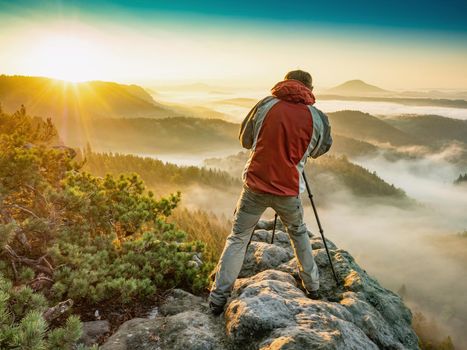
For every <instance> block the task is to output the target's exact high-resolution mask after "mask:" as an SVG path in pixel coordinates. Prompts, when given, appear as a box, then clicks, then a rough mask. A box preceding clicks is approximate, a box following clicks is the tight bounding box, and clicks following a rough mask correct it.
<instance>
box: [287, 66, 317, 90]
mask: <svg viewBox="0 0 467 350" xmlns="http://www.w3.org/2000/svg"><path fill="white" fill-rule="evenodd" d="M284 79H285V80H287V79H293V80H298V81H299V82H301V83H303V84H304V85H305V86H306V87H307V88H309V89H310V90H313V85H312V78H311V74H310V73H308V72H305V71H303V70H299V69H298V70H292V71H290V72H288V73H287V74H286V75H285V77H284Z"/></svg>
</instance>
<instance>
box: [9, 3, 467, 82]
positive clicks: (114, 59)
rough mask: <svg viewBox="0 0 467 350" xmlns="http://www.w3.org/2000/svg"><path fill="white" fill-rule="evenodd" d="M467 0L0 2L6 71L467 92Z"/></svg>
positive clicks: (72, 76) (130, 79)
mask: <svg viewBox="0 0 467 350" xmlns="http://www.w3.org/2000/svg"><path fill="white" fill-rule="evenodd" d="M466 13H467V2H466V1H443V2H442V1H413V0H406V1H366V0H365V1H362V0H357V1H328V2H319V3H314V2H312V1H303V2H302V1H289V2H286V1H275V0H274V1H267V2H266V1H235V2H233V1H232V2H224V1H180V0H178V1H137V0H136V1H123V0H119V1H112V2H109V1H58V0H56V1H23V0H19V1H2V0H0V47H2V50H0V73H4V74H23V75H41V76H52V77H57V78H63V79H71V80H89V79H101V80H115V81H122V82H137V83H138V82H139V83H149V82H151V83H152V82H154V83H157V82H196V81H203V82H208V83H215V84H221V85H226V84H235V85H244V86H249V85H251V86H264V85H268V84H272V83H274V81H276V80H279V79H280V78H281V77H282V76H283V75H284V73H285V72H286V71H288V70H290V69H296V68H301V69H306V70H309V71H310V72H311V73H312V75H313V77H314V80H315V85H316V86H318V87H320V86H321V87H329V86H333V85H336V84H339V83H341V82H343V81H346V80H349V79H356V78H359V79H363V80H365V81H367V82H369V83H372V84H376V85H379V86H382V87H384V88H390V89H412V88H453V89H458V88H462V89H467V21H466V20H465V14H466Z"/></svg>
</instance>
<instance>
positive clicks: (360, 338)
mask: <svg viewBox="0 0 467 350" xmlns="http://www.w3.org/2000/svg"><path fill="white" fill-rule="evenodd" d="M270 226H271V225H270V224H269V223H268V222H260V225H259V229H258V230H257V231H256V232H255V235H254V237H253V239H252V242H251V244H250V246H249V248H248V251H247V254H246V257H245V262H244V265H243V269H242V271H241V274H240V276H241V277H242V278H239V279H238V280H237V281H236V283H235V286H234V290H233V292H232V297H231V298H230V300H229V302H228V304H227V305H226V309H225V312H224V314H223V315H221V316H220V317H214V316H212V315H211V314H210V313H209V309H208V305H207V302H206V300H204V299H203V298H201V297H197V296H194V295H191V294H190V293H187V292H184V291H182V290H174V291H172V293H171V295H170V296H169V297H168V298H167V299H166V301H165V302H164V303H163V305H161V306H160V308H159V311H160V312H159V315H158V316H157V317H156V318H155V319H133V320H130V321H128V322H126V323H124V324H123V325H122V326H121V327H120V328H119V330H118V331H117V332H116V333H115V334H114V335H113V336H111V337H110V338H109V339H108V341H107V342H106V343H105V344H104V345H103V347H102V349H103V350H110V349H112V350H130V349H132V350H139V349H141V350H143V349H173V350H178V349H183V350H188V349H193V350H198V349H199V350H201V349H203V350H204V349H206V350H209V349H217V350H222V349H229V350H230V349H245V350H248V349H255V350H256V349H260V350H295V349H296V350H299V349H300V350H301V349H342V350H344V349H345V350H350V349H391V350H392V349H418V339H417V336H416V335H415V333H414V331H413V329H412V327H411V319H412V315H411V313H410V311H409V309H407V308H406V307H405V306H404V304H403V302H402V300H401V298H400V297H399V296H398V295H396V294H395V293H393V292H391V291H389V290H387V289H385V288H383V287H381V286H380V285H379V283H378V282H377V281H376V280H375V279H373V278H371V277H370V276H369V275H368V274H367V273H366V272H365V271H364V270H363V269H362V268H361V267H360V266H358V265H357V263H356V262H355V261H354V259H353V258H352V256H351V255H350V254H349V253H348V252H346V251H344V250H341V249H338V248H337V247H336V246H335V245H334V244H333V243H332V242H329V241H327V243H328V247H329V249H330V252H331V255H332V257H333V261H334V266H335V268H336V272H337V274H338V276H339V278H340V279H341V280H342V285H341V286H336V283H335V281H334V279H333V276H332V272H331V269H330V266H329V261H328V258H327V256H326V252H325V249H324V247H323V243H322V241H321V240H320V239H319V238H317V237H312V238H311V240H310V242H311V244H312V246H313V255H314V257H315V260H316V262H317V264H318V266H319V270H320V283H321V289H320V295H321V300H311V299H308V298H307V297H306V296H305V295H304V292H303V290H302V289H301V283H300V281H299V278H298V270H297V262H296V260H295V258H294V256H293V251H292V248H291V246H290V242H289V240H288V236H287V234H286V233H284V232H282V231H276V235H275V240H274V244H270V243H271V236H272V234H271V231H268V229H270V228H271V227H270Z"/></svg>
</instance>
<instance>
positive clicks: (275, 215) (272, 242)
mask: <svg viewBox="0 0 467 350" xmlns="http://www.w3.org/2000/svg"><path fill="white" fill-rule="evenodd" d="M276 224H277V213H275V214H274V224H273V226H272V238H271V244H274V235H275V234H276Z"/></svg>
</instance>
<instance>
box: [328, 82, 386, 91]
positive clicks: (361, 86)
mask: <svg viewBox="0 0 467 350" xmlns="http://www.w3.org/2000/svg"><path fill="white" fill-rule="evenodd" d="M327 92H329V93H337V94H345V95H349V94H350V95H355V94H378V93H388V92H389V91H388V90H384V89H382V88H380V87H377V86H375V85H370V84H368V83H366V82H364V81H363V80H361V79H353V80H348V81H346V82H345V83H342V84H340V85H338V86H336V87H333V88H331V89H329V90H328V91H327Z"/></svg>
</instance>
